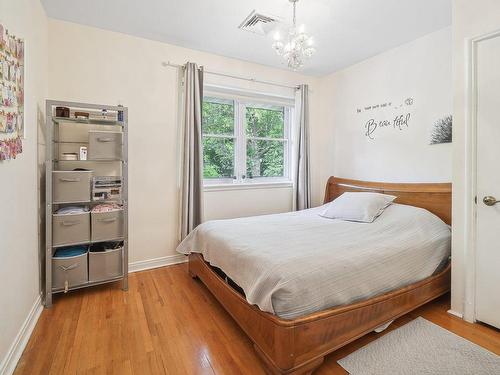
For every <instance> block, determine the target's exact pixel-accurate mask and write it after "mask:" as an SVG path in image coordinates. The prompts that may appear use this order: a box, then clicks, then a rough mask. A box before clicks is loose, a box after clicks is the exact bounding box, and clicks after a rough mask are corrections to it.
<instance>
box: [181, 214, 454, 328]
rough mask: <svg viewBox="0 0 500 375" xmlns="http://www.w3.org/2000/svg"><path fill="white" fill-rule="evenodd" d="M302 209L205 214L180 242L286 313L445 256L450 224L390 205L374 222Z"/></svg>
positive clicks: (424, 273) (329, 301)
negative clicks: (234, 215) (212, 217)
mask: <svg viewBox="0 0 500 375" xmlns="http://www.w3.org/2000/svg"><path fill="white" fill-rule="evenodd" d="M322 209H323V207H317V208H313V209H310V210H305V211H301V212H291V213H285V214H277V215H266V216H254V217H249V218H241V219H231V220H215V221H208V222H206V223H203V224H202V225H200V226H198V227H197V228H196V229H195V230H194V231H193V232H191V233H190V234H189V236H188V237H187V238H186V239H185V240H184V241H183V242H182V243H181V244H180V245H179V246H178V248H177V251H178V252H180V253H183V254H189V253H191V252H196V253H202V254H203V257H204V258H205V260H206V261H208V262H209V263H210V264H211V265H213V266H216V267H219V268H221V269H222V270H223V271H224V272H225V273H226V274H227V276H228V277H230V278H231V279H233V281H234V282H235V283H237V284H238V285H239V286H240V287H241V288H242V289H243V290H244V292H245V295H246V298H247V300H248V302H249V303H251V304H256V305H257V306H259V308H260V309H261V310H263V311H268V312H271V313H274V314H276V315H278V316H279V317H281V318H284V319H293V318H297V317H300V316H304V315H306V314H309V313H313V312H316V311H320V310H324V309H326V308H329V307H332V306H339V305H345V304H349V303H353V302H356V301H359V300H363V299H367V298H370V297H374V296H376V295H379V294H382V293H385V292H388V291H390V290H394V289H397V288H400V287H403V286H405V285H408V284H411V283H414V282H417V281H419V280H422V279H424V278H426V277H428V276H431V275H432V274H433V273H434V272H435V271H436V270H437V269H438V267H439V266H440V265H442V264H443V262H445V261H446V260H447V259H448V257H449V255H450V246H451V245H450V241H451V234H450V229H449V227H448V226H447V225H446V224H445V223H444V222H443V221H442V220H441V219H439V218H438V217H437V216H435V215H433V214H432V213H430V212H428V211H426V210H424V209H421V208H416V207H412V206H405V205H399V204H393V205H391V206H389V207H388V208H387V209H386V210H385V212H384V213H383V214H382V215H381V216H380V217H378V218H377V219H376V220H375V221H374V222H373V223H354V222H347V221H340V220H332V219H326V218H323V217H320V216H319V215H318V212H320V211H321V210H322Z"/></svg>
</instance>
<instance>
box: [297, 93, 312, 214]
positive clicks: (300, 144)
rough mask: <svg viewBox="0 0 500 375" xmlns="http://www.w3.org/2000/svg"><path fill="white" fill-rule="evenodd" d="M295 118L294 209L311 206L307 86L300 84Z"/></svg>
mask: <svg viewBox="0 0 500 375" xmlns="http://www.w3.org/2000/svg"><path fill="white" fill-rule="evenodd" d="M297 95H298V103H297V104H298V106H297V112H296V113H297V120H296V127H297V129H296V139H295V143H296V145H295V148H294V149H295V155H294V156H295V157H294V159H295V162H296V165H295V166H294V169H295V170H294V174H293V176H294V194H293V206H294V209H295V210H297V211H298V210H304V209H306V208H310V207H311V174H310V169H311V168H310V160H309V148H310V146H309V86H308V85H300V86H299V90H298V93H297Z"/></svg>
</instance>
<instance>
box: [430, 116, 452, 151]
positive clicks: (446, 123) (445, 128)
mask: <svg viewBox="0 0 500 375" xmlns="http://www.w3.org/2000/svg"><path fill="white" fill-rule="evenodd" d="M452 134H453V117H452V116H451V115H448V116H444V117H441V118H439V119H437V120H436V121H435V122H434V124H433V125H432V133H431V141H430V144H431V145H437V144H440V143H451V142H452Z"/></svg>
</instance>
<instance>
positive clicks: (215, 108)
mask: <svg viewBox="0 0 500 375" xmlns="http://www.w3.org/2000/svg"><path fill="white" fill-rule="evenodd" d="M202 117H203V124H202V129H203V134H221V135H233V134H234V102H233V101H232V100H224V99H219V98H209V97H205V98H204V99H203V116H202Z"/></svg>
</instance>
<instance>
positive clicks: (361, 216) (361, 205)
mask: <svg viewBox="0 0 500 375" xmlns="http://www.w3.org/2000/svg"><path fill="white" fill-rule="evenodd" d="M394 199H396V197H395V196H394V195H387V194H380V193H365V192H359V193H351V192H347V193H344V194H342V195H341V196H340V197H338V198H336V199H335V200H333V201H332V202H331V203H330V204H329V205H328V207H327V208H326V210H324V211H323V212H322V213H320V216H323V217H326V218H328V219H340V220H347V221H359V222H363V223H371V222H373V220H375V219H376V218H377V217H378V216H379V215H380V214H381V213H382V212H383V211H384V209H385V208H387V207H388V206H389V205H390V204H391V203H392V201H393V200H394Z"/></svg>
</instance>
